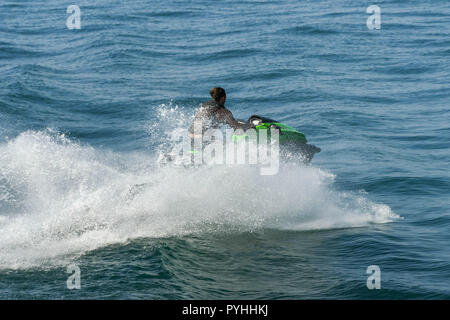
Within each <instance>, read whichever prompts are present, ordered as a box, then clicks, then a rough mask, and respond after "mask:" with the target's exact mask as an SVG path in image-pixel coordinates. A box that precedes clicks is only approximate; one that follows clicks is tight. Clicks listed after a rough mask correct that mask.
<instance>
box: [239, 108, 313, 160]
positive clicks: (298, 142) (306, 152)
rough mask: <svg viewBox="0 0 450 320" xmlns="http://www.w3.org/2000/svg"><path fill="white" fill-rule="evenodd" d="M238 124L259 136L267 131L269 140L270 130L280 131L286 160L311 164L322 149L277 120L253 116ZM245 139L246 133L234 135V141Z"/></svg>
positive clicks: (282, 153) (282, 154)
mask: <svg viewBox="0 0 450 320" xmlns="http://www.w3.org/2000/svg"><path fill="white" fill-rule="evenodd" d="M238 122H239V123H240V124H241V125H242V128H243V130H244V131H245V130H247V129H250V128H253V129H255V130H256V133H257V134H258V132H259V131H260V130H267V139H268V140H269V139H270V130H271V129H278V130H279V146H280V155H281V156H282V157H283V158H284V159H285V160H294V161H298V160H299V161H302V162H304V163H309V162H311V160H312V158H313V157H314V154H316V153H318V152H320V151H321V149H320V148H318V147H316V146H314V145H312V144H308V143H307V142H308V141H307V139H306V137H305V135H304V134H303V133H302V132H300V131H298V130H296V129H294V128H293V127H291V126H288V125H286V124H283V123H280V122H278V121H276V120H272V119H269V118H266V117H261V116H258V115H253V116H251V117H250V118H249V119H248V121H245V120H238ZM245 137H247V135H246V134H245V132H244V134H242V135H237V134H235V135H233V139H234V141H239V140H241V139H245Z"/></svg>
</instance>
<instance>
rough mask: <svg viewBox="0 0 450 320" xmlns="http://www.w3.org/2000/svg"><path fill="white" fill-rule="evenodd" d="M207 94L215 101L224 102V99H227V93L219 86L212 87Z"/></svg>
mask: <svg viewBox="0 0 450 320" xmlns="http://www.w3.org/2000/svg"><path fill="white" fill-rule="evenodd" d="M209 94H210V95H211V97H212V98H213V99H214V100H216V101H217V102H220V103H222V104H225V100H226V99H227V94H226V93H225V89H223V88H221V87H217V88H212V89H211V91H210V92H209Z"/></svg>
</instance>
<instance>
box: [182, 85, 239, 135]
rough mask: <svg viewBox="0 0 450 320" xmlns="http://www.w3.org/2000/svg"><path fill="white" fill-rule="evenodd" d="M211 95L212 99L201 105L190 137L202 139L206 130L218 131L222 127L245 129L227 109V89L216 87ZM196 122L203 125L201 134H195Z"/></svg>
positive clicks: (190, 130)
mask: <svg viewBox="0 0 450 320" xmlns="http://www.w3.org/2000/svg"><path fill="white" fill-rule="evenodd" d="M209 94H210V95H211V98H212V99H211V100H210V101H208V102H205V103H202V104H201V105H200V107H199V109H198V111H197V114H196V115H195V118H194V121H193V122H192V124H191V126H190V128H189V135H190V137H191V138H202V135H203V134H204V133H205V131H206V130H208V129H218V128H220V127H221V126H222V125H229V126H230V127H232V128H233V129H234V130H237V129H245V127H246V126H244V125H243V124H241V123H239V122H238V121H237V120H236V119H235V118H234V117H233V114H232V113H231V111H230V110H228V109H227V108H226V107H225V101H226V100H227V94H226V93H225V89H223V88H221V87H216V88H213V89H211V91H210V92H209ZM196 122H197V123H198V124H199V125H201V133H200V132H194V124H195V123H196ZM195 135H197V136H195Z"/></svg>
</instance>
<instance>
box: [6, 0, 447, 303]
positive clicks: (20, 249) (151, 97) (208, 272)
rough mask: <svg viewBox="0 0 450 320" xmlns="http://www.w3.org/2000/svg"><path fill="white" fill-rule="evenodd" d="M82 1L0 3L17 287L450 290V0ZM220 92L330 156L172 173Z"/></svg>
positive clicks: (334, 294)
mask: <svg viewBox="0 0 450 320" xmlns="http://www.w3.org/2000/svg"><path fill="white" fill-rule="evenodd" d="M70 4H72V3H70ZM73 4H76V5H78V6H79V7H80V9H81V29H80V30H69V29H68V28H67V27H66V19H67V18H68V17H69V15H70V14H68V13H66V10H67V6H68V5H69V3H68V2H66V1H58V0H52V1H28V0H27V1H2V2H1V3H0V22H1V23H0V298H2V299H39V298H43V299H61V298H63V299H85V298H95V299H97V298H99V299H109V298H113V299H116V298H118V299H316V298H319V299H329V298H335V299H379V298H382V299H399V298H402V299H442V298H444V299H448V298H450V246H449V244H450V200H449V199H450V197H449V194H450V170H449V168H450V108H449V102H450V81H449V79H450V59H449V57H450V40H449V39H450V37H449V34H450V4H449V2H448V1H444V0H435V1H431V0H426V1H344V0H338V1H312V0H310V1H293V0H292V1H291V0H289V1H221V2H220V3H217V2H211V1H199V0H195V1H189V2H188V1H174V0H164V1H159V0H155V1H114V0H113V1H104V0H100V1H95V4H94V3H93V2H91V1H84V0H79V1H76V3H73ZM370 5H378V6H379V7H380V8H381V29H380V30H369V29H368V28H367V26H366V20H367V18H368V17H369V16H370V14H367V13H366V9H367V7H368V6H370ZM213 86H222V87H224V88H225V89H226V90H227V106H228V107H229V109H230V110H231V111H232V112H233V114H234V115H235V116H236V117H237V118H247V117H249V116H250V115H251V114H255V113H256V114H260V115H264V116H268V117H271V118H274V119H277V120H280V121H282V122H284V123H287V124H289V125H291V126H293V127H295V128H297V129H299V130H301V131H302V132H304V133H305V134H306V136H307V137H308V139H309V141H310V142H311V143H313V144H315V145H317V146H320V147H321V148H322V152H321V153H320V154H318V155H317V156H316V157H315V158H314V160H313V162H312V163H311V165H310V166H307V167H305V166H299V165H286V166H282V167H281V168H280V171H279V172H278V174H277V175H275V176H261V175H260V174H259V171H258V170H256V169H255V168H254V167H248V166H238V167H224V166H219V167H216V168H200V169H197V170H189V169H182V168H172V167H165V168H161V167H159V166H158V165H157V163H156V159H157V157H158V152H159V151H160V150H161V149H162V148H164V147H167V146H168V145H171V144H172V142H171V141H170V139H168V135H170V133H173V132H175V131H177V130H182V129H184V128H186V127H187V126H188V125H189V124H190V120H191V119H192V116H193V114H194V112H195V109H196V107H197V106H198V105H199V103H201V102H203V101H205V100H207V99H208V92H209V89H211V88H212V87H213ZM136 186H137V187H136ZM73 264H75V265H77V266H78V267H79V268H80V271H81V289H79V290H76V289H74V290H69V289H68V288H67V285H66V281H67V278H68V277H69V276H70V274H69V273H67V267H68V266H69V265H73ZM371 265H377V266H379V268H380V270H381V289H380V290H369V289H368V288H367V285H366V281H367V278H368V277H369V275H368V274H367V273H366V270H367V267H368V266H371Z"/></svg>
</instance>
